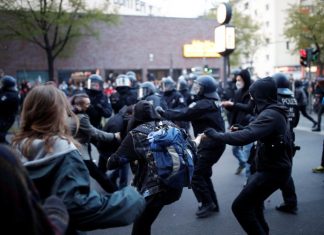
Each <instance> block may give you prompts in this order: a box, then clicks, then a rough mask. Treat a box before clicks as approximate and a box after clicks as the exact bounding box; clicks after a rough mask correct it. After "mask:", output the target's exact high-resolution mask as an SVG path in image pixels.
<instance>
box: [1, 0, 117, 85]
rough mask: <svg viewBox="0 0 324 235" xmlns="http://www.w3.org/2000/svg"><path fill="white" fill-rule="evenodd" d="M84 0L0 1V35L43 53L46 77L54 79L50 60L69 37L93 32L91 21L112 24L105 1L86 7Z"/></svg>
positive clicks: (115, 17) (69, 39)
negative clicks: (46, 68) (45, 58)
mask: <svg viewBox="0 0 324 235" xmlns="http://www.w3.org/2000/svg"><path fill="white" fill-rule="evenodd" d="M85 2H86V1H84V0H0V12H1V13H0V14H1V20H0V31H1V37H2V38H3V39H5V40H7V39H17V40H23V41H28V42H30V43H33V44H35V45H37V46H39V47H40V48H41V49H43V50H44V51H45V53H46V57H47V63H48V74H49V79H50V80H54V61H55V59H56V58H57V57H58V56H59V55H60V54H62V52H63V50H64V49H65V48H66V47H67V45H68V44H69V43H71V41H72V40H74V39H77V38H80V37H82V36H86V35H96V33H97V32H96V31H95V29H94V27H92V26H93V23H94V22H99V21H101V22H106V23H115V22H116V20H117V16H116V15H113V14H105V13H104V12H105V11H106V10H108V8H109V0H105V1H103V4H102V5H101V6H100V8H99V7H97V8H91V9H89V8H88V6H87V5H86V3H85Z"/></svg>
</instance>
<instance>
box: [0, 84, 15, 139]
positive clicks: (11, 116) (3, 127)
mask: <svg viewBox="0 0 324 235" xmlns="http://www.w3.org/2000/svg"><path fill="white" fill-rule="evenodd" d="M19 103H20V99H19V94H18V92H17V91H15V90H13V89H7V87H2V88H1V89H0V110H1V112H0V143H6V135H7V132H8V130H9V129H10V127H11V126H12V125H13V123H14V122H15V118H16V115H17V113H18V108H19Z"/></svg>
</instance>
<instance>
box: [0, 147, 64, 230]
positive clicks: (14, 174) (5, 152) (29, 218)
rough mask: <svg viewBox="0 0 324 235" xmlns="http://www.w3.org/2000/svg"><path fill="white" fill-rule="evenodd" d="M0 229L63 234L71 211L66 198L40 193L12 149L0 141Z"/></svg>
mask: <svg viewBox="0 0 324 235" xmlns="http://www.w3.org/2000/svg"><path fill="white" fill-rule="evenodd" d="M0 186H1V190H0V204H1V205H0V208H1V210H0V211H1V212H0V213H1V231H3V232H5V233H10V234H31V235H43V234H48V235H51V234H53V235H63V234H65V230H66V229H67V225H68V221H69V214H68V212H67V210H66V208H65V206H64V204H63V202H62V201H61V200H60V199H59V198H58V197H56V196H53V195H52V196H49V197H48V198H47V199H46V200H45V202H44V204H43V205H42V204H41V200H40V198H39V194H38V192H37V190H36V189H35V187H34V185H33V183H32V181H31V180H30V178H29V177H28V174H27V171H26V169H25V168H24V167H23V166H22V165H21V162H20V161H19V159H18V158H17V157H16V156H15V154H14V153H13V151H12V150H11V149H10V148H9V147H8V146H5V145H0Z"/></svg>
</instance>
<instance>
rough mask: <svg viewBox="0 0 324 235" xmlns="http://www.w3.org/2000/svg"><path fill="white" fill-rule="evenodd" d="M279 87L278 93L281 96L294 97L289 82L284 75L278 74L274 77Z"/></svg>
mask: <svg viewBox="0 0 324 235" xmlns="http://www.w3.org/2000/svg"><path fill="white" fill-rule="evenodd" d="M272 78H273V79H274V81H275V82H276V85H277V93H278V94H280V95H292V94H293V92H292V91H291V90H290V89H289V80H288V78H287V76H286V75H285V74H283V73H276V74H274V75H273V76H272Z"/></svg>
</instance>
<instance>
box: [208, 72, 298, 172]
mask: <svg viewBox="0 0 324 235" xmlns="http://www.w3.org/2000/svg"><path fill="white" fill-rule="evenodd" d="M249 91H250V94H251V95H252V97H253V99H254V102H255V105H256V107H255V110H256V112H257V114H258V115H257V117H256V119H255V120H254V121H252V122H251V123H250V124H249V125H248V126H246V127H245V128H244V129H242V130H239V131H235V132H227V133H219V132H216V131H215V130H213V129H208V130H206V131H205V134H206V135H207V136H208V137H209V138H211V139H213V140H215V141H217V142H219V141H222V142H224V143H226V144H230V145H237V146H241V145H246V144H248V143H252V142H254V141H258V144H257V155H256V159H255V164H256V170H257V171H273V170H276V171H278V170H291V165H292V163H291V156H289V155H288V153H287V151H285V149H284V145H283V144H281V141H282V137H283V136H284V135H285V134H286V133H287V128H288V125H287V108H286V107H285V106H283V105H280V104H278V103H277V87H276V84H275V82H274V80H273V79H272V78H270V77H267V78H263V79H260V80H258V81H256V82H254V83H253V84H252V85H251V87H250V90H249Z"/></svg>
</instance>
